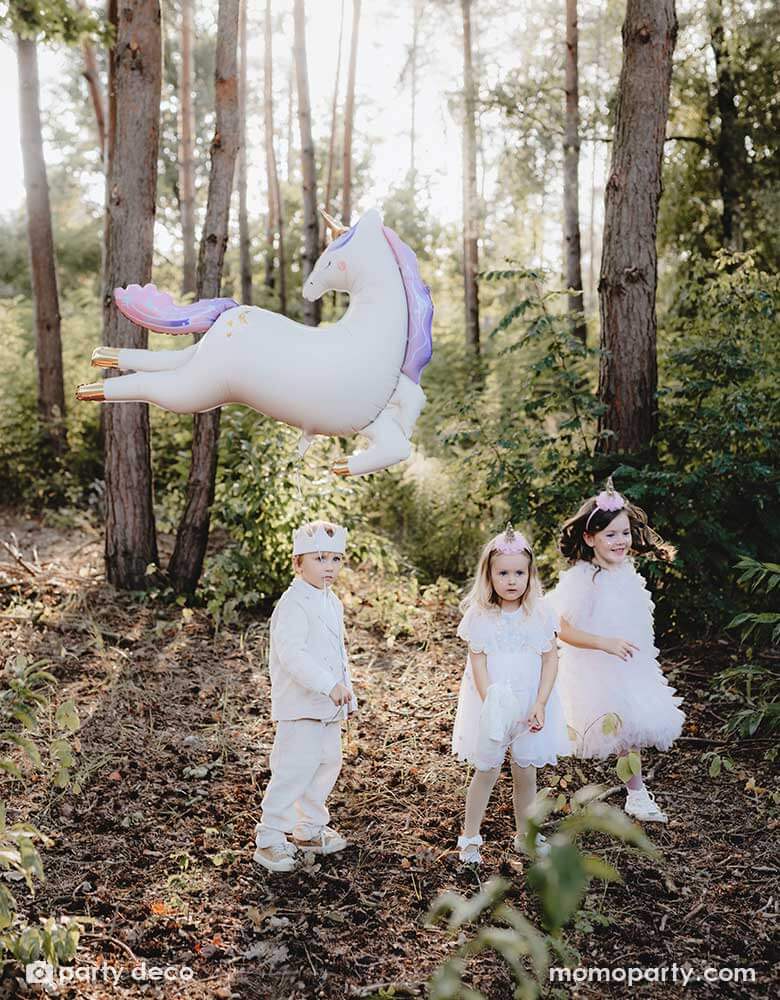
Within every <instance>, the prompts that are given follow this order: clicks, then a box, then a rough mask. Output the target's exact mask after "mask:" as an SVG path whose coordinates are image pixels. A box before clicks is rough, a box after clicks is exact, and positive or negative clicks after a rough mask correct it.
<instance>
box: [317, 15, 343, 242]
mask: <svg viewBox="0 0 780 1000" xmlns="http://www.w3.org/2000/svg"><path fill="white" fill-rule="evenodd" d="M343 42H344V0H341V12H340V15H339V44H338V47H337V50H336V79H335V82H334V84H333V100H332V101H331V107H330V142H329V143H328V175H327V178H326V180H325V211H326V212H327V213H328V214H330V213H331V207H332V204H333V175H334V173H335V169H334V168H335V165H336V164H335V161H336V133H337V131H338V122H337V115H338V106H339V84H340V82H341V48H342V45H343ZM322 249H323V250H324V249H325V239H324V231H323V240H322Z"/></svg>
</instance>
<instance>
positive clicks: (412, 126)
mask: <svg viewBox="0 0 780 1000" xmlns="http://www.w3.org/2000/svg"><path fill="white" fill-rule="evenodd" d="M412 17H413V22H412V51H411V52H410V54H409V58H410V60H411V85H412V93H411V105H412V107H411V116H410V117H411V121H410V123H409V188H410V190H411V193H412V199H414V196H415V194H416V193H417V161H416V157H415V153H416V146H417V57H418V55H419V44H420V18H421V17H422V0H414V11H413V13H412Z"/></svg>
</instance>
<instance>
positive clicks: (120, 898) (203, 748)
mask: <svg viewBox="0 0 780 1000" xmlns="http://www.w3.org/2000/svg"><path fill="white" fill-rule="evenodd" d="M11 532H13V533H14V536H15V539H16V544H17V545H18V549H19V550H20V551H21V552H22V553H23V554H24V556H25V559H26V560H27V561H28V563H29V566H28V567H26V568H25V567H24V566H23V565H21V563H20V562H19V561H18V560H17V559H14V558H13V556H12V555H10V554H9V553H8V552H7V551H6V550H5V549H2V550H0V604H2V610H1V611H0V634H2V654H3V661H5V660H6V659H7V658H8V657H9V656H11V655H12V654H14V653H18V652H21V653H24V654H26V655H27V656H29V657H32V658H35V659H36V660H38V659H40V660H44V661H45V662H46V663H47V664H48V669H50V670H51V671H52V672H53V673H54V674H55V675H56V677H57V679H58V684H59V690H58V693H57V696H58V698H59V697H72V698H73V699H74V700H75V702H76V704H77V707H78V710H79V713H80V716H81V720H82V728H81V731H80V733H79V749H80V753H79V754H78V758H77V764H76V768H75V776H76V778H77V780H78V783H79V784H80V786H81V792H80V794H78V795H75V794H73V793H72V792H71V791H64V792H63V791H59V790H56V789H52V788H51V786H50V785H49V783H48V782H47V781H45V780H44V779H43V778H41V777H38V779H37V780H29V781H27V782H26V783H25V784H24V786H20V785H19V784H18V783H11V782H10V781H7V782H6V784H5V786H4V788H3V790H2V797H3V798H5V799H6V800H7V801H9V819H12V820H19V819H25V820H29V821H30V822H33V823H34V824H36V825H37V826H38V827H39V828H40V829H41V830H43V831H44V832H46V833H47V834H48V835H49V836H50V837H51V838H52V840H53V845H52V846H50V847H47V848H45V849H44V850H43V859H44V865H45V872H46V881H45V883H44V884H43V885H42V887H40V888H39V889H38V891H37V893H36V895H35V898H34V900H33V901H30V899H29V896H27V894H26V893H25V892H24V890H23V887H22V888H21V889H20V888H19V887H18V886H15V887H14V889H15V891H16V893H17V895H18V897H19V900H20V903H23V906H24V909H25V911H26V913H27V915H28V916H29V917H31V918H37V916H45V915H47V914H54V915H57V916H59V915H63V914H72V915H76V914H83V915H87V916H89V917H90V918H92V919H93V921H94V923H93V924H92V925H90V927H89V929H88V930H87V932H86V933H85V934H84V935H83V936H82V938H81V944H80V948H79V952H78V956H77V962H76V965H77V967H78V968H79V969H80V970H81V973H80V975H84V976H86V975H87V974H90V975H92V976H93V977H94V978H95V979H96V980H97V981H96V982H95V983H94V984H88V983H85V982H80V983H78V984H74V985H70V986H64V987H62V988H61V989H60V993H59V995H60V996H63V997H76V996H78V997H94V998H98V997H100V998H103V997H111V998H115V997H141V996H147V997H166V998H174V997H187V998H193V1000H200V998H214V997H219V998H230V997H240V998H274V1000H277V998H278V1000H282V998H290V1000H293V998H295V1000H298V998H300V1000H303V998H306V1000H309V998H318V997H324V998H329V1000H342V998H352V997H389V996H395V997H407V996H410V997H414V996H420V997H424V996H425V995H426V994H427V988H426V984H427V981H428V979H429V977H430V975H431V974H432V972H433V971H434V970H435V969H436V967H437V966H438V965H440V964H441V963H442V961H444V960H445V959H446V958H448V957H450V956H451V955H452V954H453V953H454V951H455V950H456V949H457V946H458V942H457V941H455V940H453V939H452V937H451V935H450V934H448V932H447V931H446V929H444V928H442V927H439V926H437V927H435V928H430V927H428V926H426V921H425V915H426V912H427V910H428V908H429V906H430V904H431V903H432V901H433V900H434V899H435V898H436V897H437V896H438V895H439V894H440V893H441V892H442V891H444V890H447V889H451V890H456V891H458V892H461V893H467V894H470V893H472V892H474V891H475V890H476V889H477V888H478V887H479V881H480V879H481V880H482V881H483V882H484V881H485V880H487V879H488V878H490V877H491V876H493V875H497V874H498V875H502V876H504V877H506V878H508V879H509V880H510V881H511V883H512V888H511V900H512V903H513V905H514V906H516V907H517V908H519V909H521V910H522V911H524V912H526V913H527V914H528V916H529V918H530V919H532V920H534V921H535V922H536V923H537V924H539V922H540V913H539V909H538V905H537V903H536V900H535V897H534V896H533V895H532V894H531V893H530V891H529V890H528V889H527V887H526V882H525V878H524V864H525V863H524V861H523V860H521V859H520V858H519V857H517V856H516V855H514V854H513V853H512V852H511V850H510V845H511V834H512V832H513V829H512V827H513V822H512V812H511V795H510V792H511V789H510V785H511V781H510V779H509V776H508V774H505V775H504V776H503V777H502V780H501V781H500V782H499V785H498V786H497V790H496V793H495V797H494V800H493V803H492V804H491V807H490V811H489V817H488V821H487V823H486V825H485V828H484V829H483V834H484V835H485V838H486V841H487V848H486V851H485V856H486V864H485V865H484V866H483V870H482V871H481V872H480V874H479V877H478V876H477V875H476V874H475V873H474V872H473V871H472V870H469V869H464V868H462V867H461V866H459V863H458V860H457V855H456V853H455V852H454V850H453V847H454V843H455V839H456V837H457V835H458V833H459V830H460V822H461V814H462V809H463V798H464V786H465V781H466V775H465V773H464V769H463V768H462V767H461V766H460V765H458V764H457V763H456V762H454V761H453V760H452V759H451V758H450V756H449V740H450V732H451V725H452V719H453V714H454V710H455V704H456V695H457V686H458V683H459V680H460V675H461V671H462V668H463V662H464V651H463V649H462V647H461V644H460V643H459V641H458V640H457V639H456V638H455V627H456V624H457V620H458V616H457V612H456V610H455V608H454V607H453V603H452V600H451V595H450V597H449V599H447V592H446V588H440V589H439V590H435V591H432V592H428V593H427V595H424V596H423V597H419V596H418V597H417V599H416V600H414V601H411V600H409V598H408V596H407V597H405V596H404V595H405V594H406V595H408V594H409V593H414V591H413V589H410V588H409V586H408V581H406V583H404V581H397V582H387V581H382V580H379V579H377V578H376V577H371V576H369V575H368V574H366V573H363V574H361V573H348V572H347V573H345V578H344V580H343V581H342V580H340V581H339V584H338V590H339V593H340V594H341V596H342V597H343V599H344V602H345V606H346V613H347V626H348V636H349V648H350V655H351V662H352V668H353V674H354V682H355V687H356V690H357V692H358V696H359V699H360V702H361V709H360V713H359V716H358V718H357V720H356V721H354V722H352V723H351V724H350V728H349V732H348V734H347V735H346V736H345V763H344V769H343V771H342V774H341V778H340V780H339V783H338V785H337V787H336V790H335V792H334V794H333V796H332V799H331V801H330V806H331V813H332V822H333V823H334V825H337V826H338V827H339V829H341V830H342V831H343V832H344V833H345V834H346V835H347V836H348V838H349V841H350V846H349V847H348V848H347V850H346V851H344V852H343V853H342V854H340V855H336V856H331V857H328V858H325V859H321V860H320V861H317V860H316V859H314V858H313V857H312V856H309V863H307V864H306V865H304V866H303V867H302V868H301V869H300V870H298V871H296V872H295V873H294V874H292V875H271V874H269V873H268V872H266V871H265V870H264V869H261V868H259V867H258V866H257V865H256V864H254V863H253V861H252V851H253V834H254V824H255V822H256V820H257V819H258V813H259V804H260V800H261V796H262V791H263V787H264V785H265V782H266V780H267V778H268V754H269V751H270V747H271V743H272V739H273V728H272V725H271V723H270V722H269V702H270V699H269V683H268V676H267V670H266V651H267V639H268V631H267V622H266V621H265V620H262V619H257V620H246V621H243V622H242V623H241V624H240V625H234V626H230V627H225V628H223V629H221V630H219V631H218V632H217V634H216V635H215V633H214V628H213V623H212V621H211V619H210V618H209V616H208V615H207V614H206V612H205V611H202V610H198V609H194V610H189V609H184V608H181V607H178V606H176V605H165V604H162V603H160V602H156V603H155V602H150V601H146V602H144V601H139V600H137V599H134V598H133V597H131V596H128V595H122V594H117V593H116V592H114V591H113V590H112V589H111V588H110V587H108V586H107V585H106V584H105V582H104V581H103V579H102V540H101V537H100V535H99V534H98V532H97V531H96V530H95V529H94V528H92V527H90V526H89V524H87V523H84V524H82V525H78V524H75V523H70V524H61V525H60V526H59V527H57V526H56V522H52V520H51V518H50V519H49V520H48V522H43V523H42V522H39V521H33V520H29V519H24V518H22V517H19V516H17V515H14V514H11V513H9V512H5V513H3V514H0V538H2V539H5V540H7V541H10V539H11ZM735 654H736V650H735V648H734V647H731V646H729V645H727V644H725V643H710V644H708V643H704V642H702V643H700V644H697V645H694V646H689V647H686V648H681V647H678V648H669V647H667V648H666V649H665V650H664V654H663V662H664V668H665V670H666V672H667V675H668V676H669V678H670V681H671V682H672V684H673V685H674V686H676V687H677V688H678V690H679V691H680V693H682V694H683V695H684V698H685V705H684V707H685V710H686V712H687V717H688V719H687V724H686V728H685V734H684V737H683V739H681V740H680V741H679V743H678V744H676V746H675V747H674V749H673V750H672V751H670V752H669V753H666V754H662V755H659V754H648V755H647V759H646V763H645V770H646V772H647V773H648V775H649V780H650V785H651V787H652V789H653V790H654V791H655V792H656V794H657V797H658V800H659V802H660V803H661V804H662V805H663V806H664V807H665V808H666V809H667V811H668V812H669V814H670V822H669V824H668V826H666V827H661V826H657V825H648V826H647V827H646V829H647V832H648V834H649V836H650V838H651V840H652V841H653V843H654V844H655V845H657V847H658V848H659V849H660V852H661V855H660V860H651V859H649V858H647V857H645V856H643V855H640V854H638V853H637V852H636V851H633V850H631V849H629V848H626V847H625V846H623V845H618V844H616V843H615V842H613V841H608V840H607V839H606V838H600V839H599V838H595V839H594V840H593V844H595V845H596V847H597V848H598V849H599V852H600V853H602V855H603V856H604V857H605V858H606V860H608V861H610V862H611V863H612V864H614V865H615V866H616V867H617V869H618V870H619V871H620V872H621V874H622V875H623V878H624V882H623V883H622V884H619V883H618V884H610V885H605V884H603V883H600V882H594V883H592V885H591V888H590V891H589V892H588V894H587V897H586V900H585V903H584V904H583V905H584V910H585V912H584V913H583V914H581V915H580V917H578V919H577V920H576V922H575V924H574V925H573V926H572V927H570V928H568V929H567V930H566V932H565V933H566V938H567V940H568V942H569V943H570V944H571V945H572V946H573V947H574V948H576V949H577V950H578V952H579V954H580V956H581V963H582V965H583V966H587V967H593V968H595V967H608V968H611V969H615V968H628V967H632V966H634V967H642V968H653V967H668V968H669V970H671V969H672V966H673V965H674V966H676V967H678V968H679V967H685V968H686V969H690V970H692V971H693V973H694V974H702V973H703V972H704V969H705V968H706V967H712V968H720V969H721V970H727V971H726V975H729V974H730V973H729V972H728V970H730V969H733V968H735V967H740V968H745V967H749V968H752V969H753V970H755V977H756V983H755V985H752V986H750V985H744V986H743V985H740V986H737V985H735V984H733V983H718V984H715V985H711V986H705V985H704V984H703V983H699V989H698V990H696V989H695V988H693V986H691V987H689V988H688V989H687V990H686V989H684V987H683V986H682V984H681V982H679V981H678V982H677V983H673V982H672V981H671V980H667V982H666V984H665V985H660V984H659V985H645V986H641V987H639V988H632V989H629V988H628V987H627V986H626V985H624V984H620V983H613V984H612V985H609V984H607V983H604V982H602V983H600V984H599V983H594V984H592V985H580V986H576V987H575V986H567V987H565V988H560V987H559V988H558V992H550V993H548V994H546V995H551V996H575V997H624V996H628V995H635V994H638V995H640V996H648V997H678V996H679V997H682V996H692V995H693V996H697V995H701V994H706V995H708V996H709V995H722V996H764V997H765V996H769V995H770V994H771V993H772V987H771V985H770V983H771V980H770V976H771V974H772V964H771V963H772V956H771V952H770V942H771V939H772V931H773V927H774V925H773V921H774V920H775V919H776V915H777V906H778V899H780V891H779V890H778V880H777V876H778V873H779V872H778V862H777V858H776V855H773V853H772V851H773V847H775V846H776V832H777V826H778V821H777V818H776V814H775V815H773V811H772V806H771V795H770V794H769V793H768V792H767V788H768V787H770V779H771V771H772V766H771V765H770V764H768V763H766V762H765V760H764V752H765V750H766V749H768V747H769V744H768V743H766V742H761V741H747V742H741V743H737V742H736V741H734V740H732V741H731V742H729V743H726V742H725V741H724V739H723V736H722V731H721V725H722V721H723V713H724V708H723V706H722V705H720V704H719V703H718V701H717V700H712V699H711V692H710V689H709V687H708V681H709V678H710V677H711V676H712V674H713V673H714V672H715V671H716V670H717V669H721V668H722V667H725V666H727V665H728V664H729V663H730V662H732V661H731V657H733V656H734V655H735ZM711 750H718V751H721V752H724V753H727V754H729V755H730V756H731V758H732V759H733V762H734V770H733V771H731V772H728V771H725V770H724V771H722V772H721V775H720V776H719V777H717V778H710V777H708V773H707V764H708V761H707V760H705V759H703V755H704V753H706V752H707V751H711ZM32 778H33V779H34V778H35V775H32ZM583 779H584V780H587V781H599V782H603V783H604V784H605V785H606V786H607V787H609V786H612V785H614V784H615V778H614V771H613V770H611V768H609V767H607V766H606V765H604V766H602V765H599V764H593V763H587V764H583V765H582V767H581V768H580V769H579V772H578V771H577V769H576V768H575V767H574V766H573V765H572V764H571V763H570V762H569V763H567V762H564V763H563V765H562V766H560V767H558V768H557V769H551V768H548V769H546V770H545V771H544V772H541V773H540V786H553V785H557V786H558V788H559V789H560V788H561V787H563V788H566V789H567V790H568V791H571V788H572V786H574V787H577V786H579V785H580V784H581V783H582V782H583ZM20 788H23V792H22V793H20ZM610 802H611V803H613V804H616V805H618V806H619V805H621V804H622V794H621V793H619V792H617V791H616V792H615V793H614V794H613V795H612V796H611V797H610ZM554 822H555V816H553V817H552V818H551V824H553V823H554ZM591 846H592V845H591ZM142 961H145V962H146V965H147V969H148V968H149V967H152V966H157V967H174V966H175V967H177V968H176V971H177V972H178V969H179V968H180V967H182V966H185V967H187V968H189V969H191V970H192V976H193V978H192V980H191V981H190V982H185V983H181V982H177V983H170V984H168V985H161V984H159V983H157V982H154V981H149V980H147V981H146V982H143V983H142V982H140V981H133V980H132V979H131V978H130V970H131V969H132V968H134V967H138V966H139V965H140V963H141V962H142ZM108 966H112V967H114V968H117V967H118V968H121V969H122V970H123V974H122V976H121V978H120V980H119V984H118V985H116V986H114V985H110V984H107V983H106V982H105V981H104V979H102V978H101V977H100V973H101V970H103V971H104V973H105V969H106V968H107V967H108ZM84 970H87V972H85V971H84ZM15 975H16V977H18V976H19V968H18V967H16V969H15ZM22 975H23V971H22ZM668 975H669V976H671V975H672V973H671V971H670V972H669V973H668ZM466 981H467V982H468V984H469V985H470V986H472V987H474V988H477V989H481V990H482V991H483V992H484V994H485V996H486V997H488V998H489V1000H503V998H509V997H511V996H512V990H513V987H512V985H511V982H510V978H509V975H508V974H507V972H506V969H505V966H504V965H503V964H502V962H501V961H500V960H499V959H498V958H496V957H495V956H494V955H493V954H492V953H489V954H484V955H481V956H479V957H478V958H476V959H474V960H472V962H471V963H470V964H469V966H468V974H467V977H466ZM3 988H4V989H5V993H4V994H3V992H2V990H3ZM39 991H40V988H39V987H26V986H25V985H24V983H23V982H22V980H21V979H19V978H14V977H13V976H12V975H11V974H10V970H7V971H6V976H5V978H4V979H3V981H2V984H0V995H5V996H16V995H19V996H22V995H24V996H33V995H38V993H39ZM775 995H776V994H775Z"/></svg>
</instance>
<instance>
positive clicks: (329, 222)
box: [320, 208, 349, 240]
mask: <svg viewBox="0 0 780 1000" xmlns="http://www.w3.org/2000/svg"><path fill="white" fill-rule="evenodd" d="M320 215H321V216H322V217H323V219H324V220H325V225H326V226H327V227H328V229H330V231H331V234H332V236H333V239H334V240H335V239H337V238H338V237H339V236H341V235H342V233H346V232H349V227H348V226H344V225H342V224H341V223H340V222H336V220H335V219H334V218H333V216H332V215H328V213H327V212H326V211H325V209H324V208H321V209H320Z"/></svg>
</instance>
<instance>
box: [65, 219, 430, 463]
mask: <svg viewBox="0 0 780 1000" xmlns="http://www.w3.org/2000/svg"><path fill="white" fill-rule="evenodd" d="M328 224H329V226H330V227H331V229H332V230H333V231H334V232H335V233H337V237H336V238H335V239H334V240H333V241H332V242H331V243H330V245H329V246H328V248H327V250H326V251H325V252H324V253H323V254H322V256H321V257H320V258H319V260H318V261H317V263H316V264H315V266H314V269H313V270H312V272H311V274H310V275H309V277H308V279H307V281H306V283H305V285H304V289H303V294H304V296H305V297H306V298H307V299H309V300H310V301H315V300H316V299H318V298H320V297H321V296H322V295H324V294H325V293H326V292H328V291H340V292H347V293H348V294H349V307H348V309H347V311H346V313H345V314H344V316H342V318H341V319H340V320H339V321H338V322H337V323H334V324H333V325H332V326H329V327H321V328H313V327H309V326H304V325H303V324H301V323H295V322H294V321H292V320H290V319H288V318H287V317H285V316H279V315H278V314H276V313H273V312H270V311H268V310H266V309H259V308H257V307H252V306H239V305H238V304H237V303H236V302H234V301H233V300H232V299H225V298H222V299H203V300H201V301H199V302H195V303H193V304H192V305H184V306H179V305H176V304H175V303H174V302H173V300H172V299H171V297H170V296H169V295H167V294H166V293H164V292H160V291H158V290H157V289H156V288H155V286H154V285H146V286H143V287H141V286H139V285H131V286H130V287H129V288H127V289H121V288H118V289H116V290H115V293H114V298H115V301H116V304H117V308H118V309H119V311H120V312H121V313H122V314H123V315H124V316H126V317H127V318H128V319H130V320H132V322H134V323H136V324H138V325H139V326H143V327H146V328H147V329H150V330H155V331H157V332H159V333H169V334H185V333H205V336H203V338H202V339H201V340H200V341H198V343H197V344H193V345H192V346H191V347H187V348H185V349H184V350H173V351H148V350H136V349H129V348H116V347H99V348H97V349H96V350H95V352H94V354H93V356H92V364H93V365H95V366H96V367H103V368H109V369H117V368H118V369H122V370H125V371H132V372H133V373H134V374H129V375H121V376H119V377H111V378H107V379H105V380H104V381H103V382H97V383H92V384H90V385H83V386H80V387H79V389H78V391H77V393H76V395H77V398H79V399H84V400H98V401H105V402H122V401H135V402H147V403H155V404H156V405H158V406H161V407H164V408H165V409H168V410H173V411H174V412H177V413H195V412H204V411H206V410H211V409H214V408H215V407H217V406H222V405H224V404H226V403H244V404H245V405H247V406H250V407H252V408H253V409H255V410H258V411H260V412H262V413H266V414H268V415H269V416H271V417H274V418H275V419H277V420H282V421H284V422H285V423H288V424H291V425H292V426H294V427H299V428H300V429H301V431H302V435H301V442H300V449H299V450H300V452H301V454H303V453H304V452H305V451H306V449H307V448H308V446H309V444H310V443H311V441H312V440H313V439H314V438H315V437H316V436H318V435H337V436H347V435H352V434H359V435H361V436H363V437H365V438H367V439H368V441H369V447H368V448H366V449H365V450H364V451H355V452H354V453H353V454H352V455H350V456H349V457H348V458H346V459H342V460H340V461H338V462H336V463H335V465H334V466H333V471H334V472H336V473H338V474H340V475H365V474H367V473H370V472H375V471H377V470H378V469H384V468H387V467H388V466H390V465H393V464H395V463H396V462H401V461H403V460H404V459H406V458H408V456H409V454H410V451H411V443H410V439H411V435H412V432H413V429H414V425H415V423H416V421H417V418H418V417H419V415H420V411H421V410H422V407H423V406H424V404H425V395H424V393H423V391H422V389H421V388H420V385H419V381H420V374H421V372H422V370H423V369H424V368H425V366H426V365H427V364H428V362H429V361H430V358H431V349H432V340H431V326H432V321H433V303H432V301H431V297H430V292H429V290H428V288H427V287H426V285H425V284H424V283H423V281H422V278H421V277H420V273H419V269H418V267H417V259H416V257H415V255H414V253H413V252H412V251H411V250H410V248H409V247H408V246H407V245H406V244H405V243H404V242H403V241H402V240H401V239H400V238H399V237H398V236H397V234H396V233H394V232H393V230H392V229H389V228H388V227H385V226H383V225H382V220H381V217H380V215H379V213H378V212H377V211H376V210H374V209H372V210H371V211H369V212H367V213H366V214H365V215H364V216H363V217H362V218H361V219H360V220H359V221H358V222H357V223H356V224H355V225H354V226H353V227H351V228H350V229H344V227H339V226H338V225H337V224H336V223H334V222H333V220H330V219H328Z"/></svg>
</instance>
